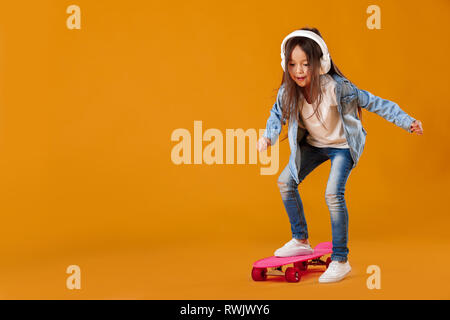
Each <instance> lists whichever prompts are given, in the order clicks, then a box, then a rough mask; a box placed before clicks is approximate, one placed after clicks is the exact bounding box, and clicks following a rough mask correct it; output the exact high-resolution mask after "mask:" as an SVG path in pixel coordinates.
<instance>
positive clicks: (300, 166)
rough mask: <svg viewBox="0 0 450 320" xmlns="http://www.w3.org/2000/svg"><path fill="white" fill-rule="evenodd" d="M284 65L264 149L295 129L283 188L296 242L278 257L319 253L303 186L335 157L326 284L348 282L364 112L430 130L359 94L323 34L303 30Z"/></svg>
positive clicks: (291, 40) (291, 39) (286, 48)
mask: <svg viewBox="0 0 450 320" xmlns="http://www.w3.org/2000/svg"><path fill="white" fill-rule="evenodd" d="M281 59H282V61H281V66H282V68H283V70H284V71H285V72H283V78H282V82H281V86H280V88H279V90H278V94H277V98H276V102H275V104H274V105H273V107H272V109H271V111H270V117H269V119H268V120H267V125H266V130H265V132H264V134H263V136H262V137H261V139H260V140H259V141H258V146H257V148H258V150H259V151H260V152H261V151H264V150H265V149H266V148H267V146H270V145H273V144H274V143H275V142H276V140H277V138H278V136H279V134H280V132H281V126H282V124H283V125H284V124H286V123H289V129H288V135H287V137H288V138H289V146H290V149H291V155H290V158H289V163H288V165H287V166H286V167H285V168H284V170H283V171H282V172H281V174H280V176H279V178H278V181H277V183H278V186H279V189H280V193H281V198H282V201H283V204H284V207H285V209H286V211H287V214H288V217H289V222H290V224H291V232H292V239H291V240H290V241H289V242H287V243H286V244H285V245H284V246H283V247H281V248H279V249H277V250H276V251H275V256H278V257H289V256H295V255H305V254H310V253H312V252H313V249H312V248H311V246H310V245H309V242H308V229H307V224H306V220H305V214H304V212H303V204H302V200H301V199H300V194H299V192H298V185H299V184H300V183H301V182H302V181H303V179H305V177H306V176H307V175H308V174H309V173H310V172H311V171H312V170H314V169H315V168H316V167H317V166H319V165H320V164H321V163H323V162H325V161H327V160H328V159H330V161H331V170H330V175H329V178H328V183H327V187H326V191H325V200H326V203H327V206H328V209H329V211H330V217H331V226H332V243H333V252H332V255H331V260H332V261H331V263H330V265H329V267H328V269H327V270H326V271H325V272H324V273H323V274H322V275H321V276H320V278H319V282H335V281H340V280H342V279H343V278H344V277H345V276H346V275H347V274H348V273H349V272H350V270H351V267H350V264H349V262H348V259H347V255H348V252H349V250H348V248H347V241H348V211H347V207H346V204H345V198H344V192H345V184H346V182H347V179H348V177H349V175H350V172H351V170H352V169H353V168H354V167H355V166H356V164H357V162H358V159H359V157H360V156H361V153H362V151H363V149H364V144H365V138H366V134H367V133H366V131H365V129H364V128H363V126H362V123H361V107H362V108H365V109H367V110H369V111H371V112H374V113H376V114H378V115H380V116H381V117H383V118H384V119H386V120H388V121H389V122H392V123H394V124H395V125H397V126H398V127H400V128H403V129H404V130H406V131H408V132H410V133H412V132H415V133H417V134H420V135H421V134H422V133H423V131H422V124H421V122H420V121H418V120H415V119H414V118H412V117H410V116H409V115H408V114H406V113H405V112H404V111H403V110H401V109H400V107H399V106H398V105H397V104H396V103H394V102H392V101H389V100H385V99H382V98H380V97H377V96H375V95H373V94H371V93H370V92H368V91H365V90H361V89H358V88H357V87H356V86H355V85H354V84H353V83H352V82H350V81H349V80H348V79H347V78H346V77H345V76H344V75H343V74H342V73H341V72H340V70H339V69H338V68H337V67H336V65H335V64H334V63H333V61H332V59H331V58H330V55H329V53H328V48H327V46H326V44H325V42H324V40H323V39H322V36H321V34H320V32H319V31H318V30H317V29H316V28H302V29H300V30H296V31H294V32H292V33H290V34H289V35H287V36H286V37H285V38H284V40H283V42H282V44H281ZM357 111H358V114H359V117H358V115H357ZM285 138H286V137H285ZM283 140H284V139H283Z"/></svg>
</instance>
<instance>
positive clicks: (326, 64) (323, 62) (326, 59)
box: [281, 30, 331, 74]
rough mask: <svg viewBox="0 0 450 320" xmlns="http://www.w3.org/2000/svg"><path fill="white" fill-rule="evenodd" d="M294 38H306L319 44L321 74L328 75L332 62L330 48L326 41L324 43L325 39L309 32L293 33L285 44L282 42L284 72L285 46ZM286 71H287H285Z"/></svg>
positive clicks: (285, 39) (296, 31) (299, 31)
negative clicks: (320, 50)
mask: <svg viewBox="0 0 450 320" xmlns="http://www.w3.org/2000/svg"><path fill="white" fill-rule="evenodd" d="M293 37H305V38H310V39H312V40H314V41H315V42H317V44H318V45H319V47H320V49H322V54H323V55H322V58H320V74H325V73H328V71H330V68H331V60H330V54H329V53H328V48H327V45H326V44H325V41H323V39H322V38H321V37H320V36H319V35H317V34H316V33H314V32H312V31H308V30H295V31H293V32H291V33H290V34H288V35H287V36H286V37H285V38H284V39H283V42H281V67H282V68H283V70H284V64H285V61H284V56H285V48H284V46H285V44H286V42H287V41H288V40H289V39H290V38H293ZM284 71H286V70H284Z"/></svg>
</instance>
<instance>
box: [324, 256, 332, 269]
mask: <svg viewBox="0 0 450 320" xmlns="http://www.w3.org/2000/svg"><path fill="white" fill-rule="evenodd" d="M330 263H331V257H328V258H327V261H326V262H325V265H326V267H327V269H328V266H329V265H330Z"/></svg>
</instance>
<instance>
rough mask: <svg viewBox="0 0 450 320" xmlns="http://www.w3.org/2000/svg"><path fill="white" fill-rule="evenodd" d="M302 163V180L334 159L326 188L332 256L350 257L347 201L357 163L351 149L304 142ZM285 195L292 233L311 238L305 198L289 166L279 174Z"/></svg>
mask: <svg viewBox="0 0 450 320" xmlns="http://www.w3.org/2000/svg"><path fill="white" fill-rule="evenodd" d="M301 154H302V158H301V164H300V170H299V172H298V178H299V181H300V183H301V182H302V181H303V179H305V177H306V176H307V175H308V174H309V173H310V172H311V171H313V170H314V169H315V168H316V167H317V166H319V165H320V164H321V163H323V162H325V161H326V160H328V159H330V160H331V170H330V175H329V178H328V182H327V188H326V191H325V201H326V203H327V206H328V210H329V211H330V217H331V233H332V243H333V252H332V254H331V259H332V260H337V261H344V262H345V261H347V255H348V252H349V250H348V248H347V242H348V211H347V206H346V204H345V198H344V192H345V184H346V182H347V179H348V177H349V175H350V172H351V170H352V166H353V159H352V157H351V154H350V150H349V149H348V148H346V149H342V148H341V149H340V148H318V147H314V146H312V145H310V144H308V143H307V142H306V141H305V140H302V142H301ZM277 183H278V187H279V188H280V193H281V198H282V200H283V203H284V207H285V208H286V211H287V214H288V216H289V222H290V224H291V231H292V237H293V238H296V239H308V227H307V224H306V220H305V213H304V211H303V204H302V200H301V199H300V194H299V192H298V184H297V183H296V181H295V180H294V179H293V178H292V176H291V174H290V172H289V168H288V166H286V167H285V168H284V170H283V171H282V173H281V174H280V176H279V178H278V181H277Z"/></svg>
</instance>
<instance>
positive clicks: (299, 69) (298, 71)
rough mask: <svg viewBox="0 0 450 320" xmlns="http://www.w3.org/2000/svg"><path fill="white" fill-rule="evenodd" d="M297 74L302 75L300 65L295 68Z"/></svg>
mask: <svg viewBox="0 0 450 320" xmlns="http://www.w3.org/2000/svg"><path fill="white" fill-rule="evenodd" d="M297 74H303V68H302V66H300V65H298V66H297Z"/></svg>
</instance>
